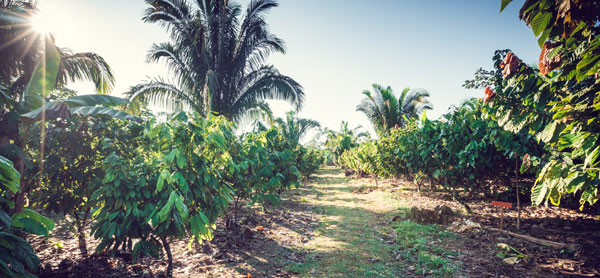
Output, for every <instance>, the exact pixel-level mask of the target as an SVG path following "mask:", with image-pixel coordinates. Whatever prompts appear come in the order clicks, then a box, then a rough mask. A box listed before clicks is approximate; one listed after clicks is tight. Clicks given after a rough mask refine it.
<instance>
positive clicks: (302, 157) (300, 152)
mask: <svg viewBox="0 0 600 278" xmlns="http://www.w3.org/2000/svg"><path fill="white" fill-rule="evenodd" d="M296 157H297V167H298V170H299V171H300V174H301V175H302V177H303V178H304V179H308V178H309V177H310V175H312V174H313V173H315V172H316V171H317V170H318V169H319V167H321V165H323V164H324V163H325V157H326V154H325V152H324V150H321V149H319V148H316V147H304V146H298V147H297V148H296Z"/></svg>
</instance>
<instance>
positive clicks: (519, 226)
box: [515, 157, 521, 230]
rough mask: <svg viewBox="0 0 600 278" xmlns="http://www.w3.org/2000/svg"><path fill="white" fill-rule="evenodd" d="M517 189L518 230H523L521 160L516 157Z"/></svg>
mask: <svg viewBox="0 0 600 278" xmlns="http://www.w3.org/2000/svg"><path fill="white" fill-rule="evenodd" d="M515 187H516V190H517V230H519V229H521V197H520V196H519V195H520V193H521V190H520V189H519V160H518V159H517V158H516V157H515Z"/></svg>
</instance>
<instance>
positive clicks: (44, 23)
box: [31, 11, 55, 35]
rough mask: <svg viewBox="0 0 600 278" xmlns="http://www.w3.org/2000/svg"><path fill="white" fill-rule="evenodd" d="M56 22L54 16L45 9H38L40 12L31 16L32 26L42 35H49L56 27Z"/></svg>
mask: <svg viewBox="0 0 600 278" xmlns="http://www.w3.org/2000/svg"><path fill="white" fill-rule="evenodd" d="M54 22H55V20H54V19H53V18H52V16H51V15H50V14H49V13H47V12H46V13H44V12H43V11H38V13H36V14H34V15H33V16H32V17H31V26H32V27H33V29H34V30H35V31H36V32H38V33H40V34H42V35H49V34H50V33H51V32H52V31H53V30H54V29H55V28H53V27H55V26H54Z"/></svg>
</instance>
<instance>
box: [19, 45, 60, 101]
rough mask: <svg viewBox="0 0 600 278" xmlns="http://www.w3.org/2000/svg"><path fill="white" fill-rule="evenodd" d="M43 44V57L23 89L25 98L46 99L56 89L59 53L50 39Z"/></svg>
mask: <svg viewBox="0 0 600 278" xmlns="http://www.w3.org/2000/svg"><path fill="white" fill-rule="evenodd" d="M45 44H46V47H45V51H44V56H43V58H42V59H41V60H40V62H39V63H38V64H37V66H36V67H35V70H34V72H33V75H32V76H31V79H29V83H28V84H27V87H26V88H25V96H28V95H32V94H38V95H40V96H42V97H47V96H49V95H50V93H51V92H52V91H53V90H54V88H55V87H56V77H57V75H58V67H59V64H60V53H59V52H58V49H57V48H56V45H54V42H53V41H52V39H50V38H47V39H46V40H45ZM30 107H32V106H30ZM32 108H37V107H32Z"/></svg>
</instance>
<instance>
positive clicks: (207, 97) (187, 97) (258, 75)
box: [128, 0, 304, 121]
mask: <svg viewBox="0 0 600 278" xmlns="http://www.w3.org/2000/svg"><path fill="white" fill-rule="evenodd" d="M146 3H148V5H150V7H149V8H148V9H147V10H146V12H145V16H144V17H143V20H144V21H145V22H150V23H159V24H161V25H162V26H163V27H165V29H166V30H167V32H169V34H170V37H171V42H166V43H161V44H154V45H153V46H152V47H151V49H150V51H149V53H148V57H147V60H148V62H158V61H165V62H166V64H167V66H168V68H169V70H170V71H171V73H172V74H173V76H174V79H175V80H174V81H175V82H174V83H170V82H167V81H166V80H164V79H162V78H155V79H153V80H150V81H148V82H146V83H143V84H139V85H137V86H134V87H132V88H131V89H130V91H129V92H128V95H129V96H130V97H131V99H140V100H142V101H144V102H152V103H161V104H165V105H167V106H170V107H171V108H172V109H173V108H181V107H186V108H188V109H191V110H194V111H197V112H200V113H202V114H207V113H208V112H209V111H213V112H216V113H218V114H221V115H224V116H225V117H227V118H229V119H231V120H235V121H238V120H240V119H241V118H244V117H246V116H248V115H249V114H252V113H254V115H256V113H257V111H259V112H261V111H262V112H265V113H269V111H270V110H269V109H268V105H267V104H266V103H265V100H269V99H279V100H285V101H288V102H289V103H291V104H293V105H294V106H295V107H296V108H297V109H299V108H300V106H301V105H302V102H303V98H304V91H303V89H302V86H300V84H298V83H297V82H296V81H294V79H292V78H290V77H288V76H285V75H282V74H280V73H279V72H278V71H277V69H276V68H275V67H273V66H271V65H267V64H266V60H267V58H268V56H269V54H271V53H272V52H279V53H285V47H284V43H283V40H281V39H280V38H278V37H276V36H275V35H273V34H272V33H271V32H269V30H268V25H267V22H266V21H265V18H264V16H265V13H266V12H267V11H269V10H270V9H271V8H273V7H277V6H278V3H277V1H276V0H252V1H250V4H249V5H248V8H247V10H246V13H245V15H244V16H243V17H242V18H240V15H241V10H242V9H241V6H240V5H239V4H235V3H232V2H231V1H228V0H197V1H195V2H194V5H192V4H191V3H188V2H187V1H183V0H172V1H166V0H146Z"/></svg>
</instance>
